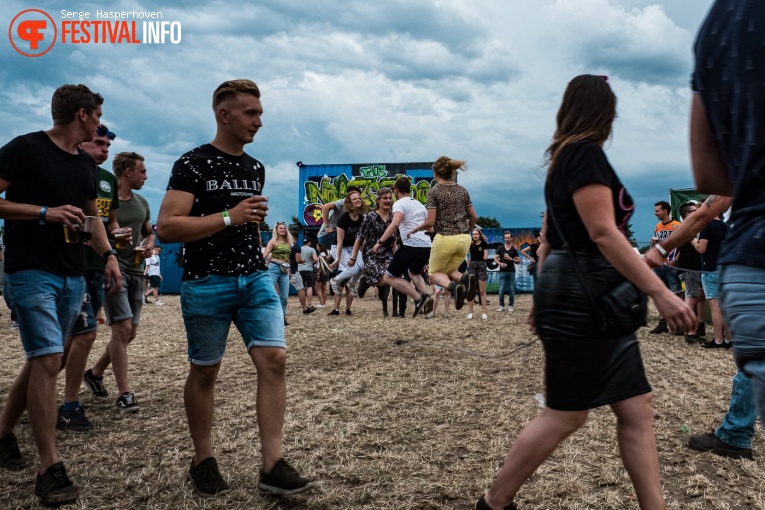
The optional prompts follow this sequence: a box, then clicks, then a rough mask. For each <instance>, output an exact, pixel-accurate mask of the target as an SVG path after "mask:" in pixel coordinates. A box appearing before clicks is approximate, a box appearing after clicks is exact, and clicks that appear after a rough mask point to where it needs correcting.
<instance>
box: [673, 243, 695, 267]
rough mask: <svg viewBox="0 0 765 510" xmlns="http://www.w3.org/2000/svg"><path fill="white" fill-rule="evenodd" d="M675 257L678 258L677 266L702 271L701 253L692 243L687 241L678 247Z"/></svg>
mask: <svg viewBox="0 0 765 510" xmlns="http://www.w3.org/2000/svg"><path fill="white" fill-rule="evenodd" d="M675 259H678V260H677V265H676V267H679V268H681V269H691V270H693V271H701V255H699V252H697V251H696V248H694V247H693V245H692V244H691V243H685V244H684V245H682V246H680V247H679V248H677V256H676V257H675Z"/></svg>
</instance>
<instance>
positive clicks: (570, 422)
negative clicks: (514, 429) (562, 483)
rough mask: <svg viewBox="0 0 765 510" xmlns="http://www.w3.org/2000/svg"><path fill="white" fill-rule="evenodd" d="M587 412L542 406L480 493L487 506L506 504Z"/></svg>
mask: <svg viewBox="0 0 765 510" xmlns="http://www.w3.org/2000/svg"><path fill="white" fill-rule="evenodd" d="M587 414H588V412H587V411H555V410H553V409H549V408H545V409H542V412H541V413H539V414H538V415H537V417H536V418H534V419H533V420H532V421H531V422H530V423H529V424H528V425H526V428H524V429H523V430H522V431H521V433H520V435H519V436H518V438H517V439H516V440H515V444H514V445H513V447H512V448H511V449H510V452H509V453H508V454H507V457H505V464H504V465H503V466H502V469H501V470H500V472H499V475H497V479H496V480H494V484H493V485H492V486H491V489H489V491H488V492H487V493H486V495H485V496H484V500H485V501H486V503H487V504H488V505H489V507H490V508H502V507H503V506H505V505H508V504H510V503H511V502H512V501H513V498H515V495H516V493H517V492H518V490H519V489H520V488H521V486H522V485H523V484H524V482H526V480H528V479H529V477H530V476H531V475H533V474H534V471H536V470H537V468H538V467H539V466H540V465H542V463H543V462H544V461H545V460H547V458H548V457H549V456H550V455H551V454H552V453H553V452H554V451H555V449H556V448H558V445H559V444H560V443H561V442H562V441H563V440H564V439H566V438H567V437H568V436H570V435H571V434H572V433H573V432H575V431H576V430H577V429H578V428H579V427H581V426H582V425H584V424H585V422H586V421H587Z"/></svg>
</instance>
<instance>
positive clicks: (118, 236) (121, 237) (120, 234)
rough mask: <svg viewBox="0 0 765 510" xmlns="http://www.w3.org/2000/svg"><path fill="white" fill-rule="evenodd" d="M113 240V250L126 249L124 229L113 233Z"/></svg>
mask: <svg viewBox="0 0 765 510" xmlns="http://www.w3.org/2000/svg"><path fill="white" fill-rule="evenodd" d="M114 240H115V241H116V245H115V248H117V249H118V250H119V249H121V248H125V247H127V233H126V232H125V229H122V228H121V229H119V230H117V231H115V232H114Z"/></svg>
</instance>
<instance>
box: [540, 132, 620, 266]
mask: <svg viewBox="0 0 765 510" xmlns="http://www.w3.org/2000/svg"><path fill="white" fill-rule="evenodd" d="M596 183H597V184H604V185H605V186H608V187H609V188H611V196H612V201H613V208H614V216H615V217H614V218H613V220H614V222H615V223H616V226H617V227H618V228H619V230H620V231H621V232H622V233H624V229H625V227H626V225H627V223H629V220H630V217H631V216H632V213H633V211H634V210H635V203H634V202H633V201H632V197H631V196H630V195H629V193H627V189H626V188H625V187H624V186H623V185H622V183H621V181H619V177H617V175H616V172H614V169H613V168H612V167H611V164H610V163H609V162H608V159H606V154H605V153H604V152H603V149H601V148H600V146H599V145H598V144H596V143H595V142H592V141H590V140H583V141H580V142H576V143H573V144H571V145H569V146H567V147H566V148H564V149H563V150H562V151H561V153H560V155H559V156H558V161H557V163H556V165H555V168H554V169H553V171H552V173H551V174H550V177H549V178H548V179H547V183H546V184H545V199H546V202H547V209H548V211H549V210H550V208H551V207H552V210H553V211H554V213H555V217H556V219H557V220H558V224H559V225H560V228H561V229H563V235H564V237H565V238H566V241H568V244H569V245H570V246H571V248H572V249H574V250H585V251H591V252H595V253H596V252H598V247H597V246H596V245H595V243H593V242H592V241H591V240H590V236H589V234H588V233H587V228H586V227H585V226H584V223H582V220H581V218H580V217H579V213H578V212H577V210H576V206H575V205H574V200H573V198H572V194H573V193H574V191H576V190H577V189H579V188H581V187H583V186H587V185H588V184H596ZM551 202H552V203H551ZM547 240H548V241H549V243H550V247H551V248H552V249H553V250H562V249H563V241H562V240H561V237H560V236H559V235H558V231H557V229H556V228H555V223H554V222H553V221H552V218H548V219H547Z"/></svg>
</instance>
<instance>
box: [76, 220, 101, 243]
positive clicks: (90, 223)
mask: <svg viewBox="0 0 765 510" xmlns="http://www.w3.org/2000/svg"><path fill="white" fill-rule="evenodd" d="M97 221H100V220H99V219H98V218H97V217H96V216H85V223H83V225H82V232H80V238H81V239H82V240H83V241H90V239H91V238H92V237H93V231H94V230H95V229H96V224H97V223H96V222H97Z"/></svg>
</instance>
